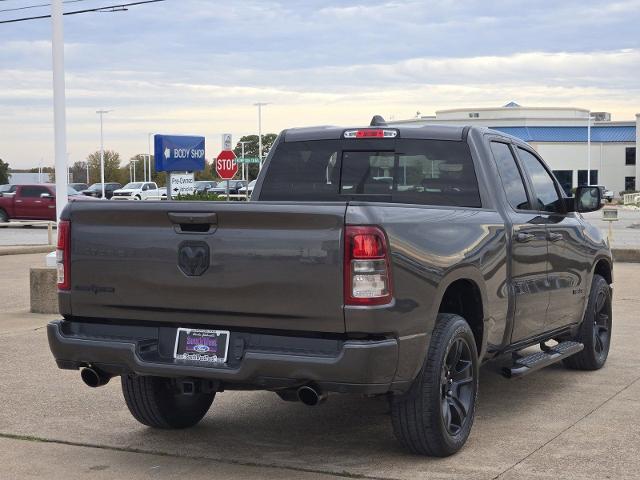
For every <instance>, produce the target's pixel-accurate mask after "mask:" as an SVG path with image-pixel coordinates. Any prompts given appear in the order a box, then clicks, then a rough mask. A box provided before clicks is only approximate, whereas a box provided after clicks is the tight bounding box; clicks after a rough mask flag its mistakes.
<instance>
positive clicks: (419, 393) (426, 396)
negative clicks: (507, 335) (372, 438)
mask: <svg viewBox="0 0 640 480" xmlns="http://www.w3.org/2000/svg"><path fill="white" fill-rule="evenodd" d="M458 348H459V350H458ZM458 351H459V352H460V353H456V352H458ZM456 358H457V359H458V361H457V362H456V361H455V359H456ZM452 367H453V368H452ZM456 372H457V373H456ZM452 385H453V388H452ZM452 392H453V395H450V394H451V393H452ZM477 397H478V353H477V351H476V344H475V338H474V336H473V333H472V331H471V328H470V327H469V324H468V323H467V322H466V321H465V319H464V318H462V317H460V316H459V315H454V314H450V313H441V314H438V318H437V323H436V327H435V329H434V330H433V333H432V335H431V343H430V345H429V350H428V352H427V356H426V358H425V362H424V365H423V366H422V369H421V370H420V373H419V374H418V376H417V377H416V379H415V380H414V381H413V384H412V385H411V388H410V389H409V391H408V392H406V393H404V394H402V395H396V396H394V397H391V421H392V424H393V433H394V434H395V436H396V438H397V439H398V441H399V442H400V443H401V444H402V445H403V446H404V447H405V448H406V449H407V450H409V451H410V452H412V453H415V454H420V455H428V456H433V457H446V456H449V455H452V454H454V453H456V452H457V451H458V450H460V448H462V446H463V445H464V444H465V442H466V441H467V438H469V433H470V432H471V427H472V425H473V419H474V416H475V409H476V402H477ZM465 411H466V415H464V414H463V413H464V412H465ZM447 419H448V420H447Z"/></svg>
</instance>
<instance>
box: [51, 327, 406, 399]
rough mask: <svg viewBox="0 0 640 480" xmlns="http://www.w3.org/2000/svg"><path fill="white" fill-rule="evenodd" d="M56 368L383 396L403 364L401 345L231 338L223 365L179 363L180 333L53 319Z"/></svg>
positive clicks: (263, 336) (388, 341)
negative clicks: (175, 351) (309, 385)
mask: <svg viewBox="0 0 640 480" xmlns="http://www.w3.org/2000/svg"><path fill="white" fill-rule="evenodd" d="M47 334H48V338H49V346H50V348H51V352H52V353H53V356H54V357H55V359H56V362H57V364H58V367H60V368H64V369H78V368H80V367H83V366H87V365H93V366H94V367H96V368H100V369H102V370H104V371H106V372H109V373H112V374H114V375H119V374H124V373H137V374H139V375H155V376H162V377H194V378H207V379H212V380H217V381H219V382H220V383H221V386H222V387H223V388H226V389H230V390H232V389H234V388H247V387H250V388H258V389H267V390H269V389H280V388H292V387H296V386H299V385H304V384H306V383H315V384H317V385H318V386H319V387H320V388H322V389H324V390H326V391H334V392H345V393H347V392H350V393H366V394H379V393H386V392H388V391H390V389H391V384H392V381H393V379H394V376H395V373H396V368H397V362H398V342H397V340H396V339H383V340H366V341H360V340H330V339H324V338H307V337H304V338H303V337H287V336H279V335H267V334H254V333H246V332H231V335H230V342H229V356H228V361H227V364H226V365H225V366H200V365H194V364H192V363H185V362H183V361H179V360H175V359H174V358H173V351H172V345H173V344H174V342H175V334H176V329H175V328H172V327H155V326H130V325H127V326H124V325H113V324H96V323H83V322H76V321H73V322H72V321H67V320H56V321H53V322H51V323H49V325H48V326H47Z"/></svg>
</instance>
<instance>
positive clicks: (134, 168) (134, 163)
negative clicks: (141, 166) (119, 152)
mask: <svg viewBox="0 0 640 480" xmlns="http://www.w3.org/2000/svg"><path fill="white" fill-rule="evenodd" d="M142 161H143V162H144V160H142ZM137 162H138V160H134V159H131V160H130V163H129V181H131V182H135V181H136V163H137ZM132 167H133V176H132V175H131V168H132Z"/></svg>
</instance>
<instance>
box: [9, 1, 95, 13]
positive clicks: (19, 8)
mask: <svg viewBox="0 0 640 480" xmlns="http://www.w3.org/2000/svg"><path fill="white" fill-rule="evenodd" d="M0 1H1V0H0ZM86 1H87V0H64V1H63V2H62V3H78V2H86ZM50 6H51V4H50V3H40V4H38V5H27V6H26V7H13V8H5V9H3V10H0V12H17V11H18V10H28V9H30V8H40V7H50Z"/></svg>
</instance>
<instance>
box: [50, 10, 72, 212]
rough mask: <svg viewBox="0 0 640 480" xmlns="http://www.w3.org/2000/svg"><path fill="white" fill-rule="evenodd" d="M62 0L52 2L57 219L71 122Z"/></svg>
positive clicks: (62, 199)
mask: <svg viewBox="0 0 640 480" xmlns="http://www.w3.org/2000/svg"><path fill="white" fill-rule="evenodd" d="M63 14H64V12H63V9H62V0H52V2H51V24H52V25H51V26H52V33H51V50H52V57H53V131H54V139H55V143H54V145H55V159H56V161H55V167H56V169H55V172H56V219H57V220H60V214H61V213H62V210H63V209H64V207H65V205H66V204H67V198H68V197H67V176H66V175H65V172H66V171H67V159H66V156H65V153H66V152H67V120H66V108H67V107H66V100H65V86H64V25H63V21H62V15H63Z"/></svg>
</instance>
